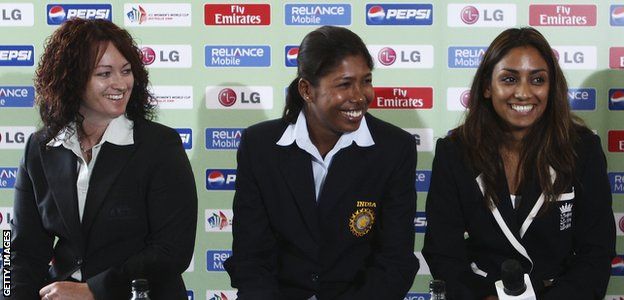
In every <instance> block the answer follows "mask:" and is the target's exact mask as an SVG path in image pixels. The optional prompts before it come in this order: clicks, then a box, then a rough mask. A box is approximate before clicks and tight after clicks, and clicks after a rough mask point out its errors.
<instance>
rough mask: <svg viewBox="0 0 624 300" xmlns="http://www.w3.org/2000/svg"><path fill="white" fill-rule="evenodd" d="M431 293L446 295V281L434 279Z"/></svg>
mask: <svg viewBox="0 0 624 300" xmlns="http://www.w3.org/2000/svg"><path fill="white" fill-rule="evenodd" d="M429 291H430V292H432V293H434V294H441V293H446V283H445V282H444V280H438V279H433V280H431V281H430V282H429Z"/></svg>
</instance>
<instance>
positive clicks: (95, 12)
mask: <svg viewBox="0 0 624 300" xmlns="http://www.w3.org/2000/svg"><path fill="white" fill-rule="evenodd" d="M112 9H113V8H112V6H111V5H110V4H48V6H47V11H48V25H61V24H63V22H65V21H67V20H69V19H73V18H81V19H105V20H109V21H112V20H113V19H112V15H113V14H112Z"/></svg>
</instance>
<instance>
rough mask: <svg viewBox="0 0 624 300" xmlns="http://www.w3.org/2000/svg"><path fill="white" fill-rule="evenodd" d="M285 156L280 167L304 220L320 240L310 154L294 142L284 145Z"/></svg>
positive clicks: (283, 153)
mask: <svg viewBox="0 0 624 300" xmlns="http://www.w3.org/2000/svg"><path fill="white" fill-rule="evenodd" d="M278 147H279V148H282V151H280V153H281V156H283V157H282V158H281V159H279V161H280V169H281V171H282V174H283V176H284V180H285V181H286V183H287V185H288V187H289V188H290V191H291V193H292V195H293V198H295V201H296V202H297V206H299V210H300V212H301V215H302V216H303V220H304V222H305V223H306V225H307V226H308V229H309V230H310V232H311V234H312V237H313V238H314V240H315V241H317V242H318V241H320V228H319V216H318V211H317V209H318V208H317V205H316V199H315V197H314V177H313V173H312V163H311V162H310V154H308V153H307V152H305V151H303V150H300V149H299V148H298V147H297V145H295V144H294V143H293V144H292V145H290V146H288V147H282V146H278Z"/></svg>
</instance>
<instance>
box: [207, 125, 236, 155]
mask: <svg viewBox="0 0 624 300" xmlns="http://www.w3.org/2000/svg"><path fill="white" fill-rule="evenodd" d="M243 129H244V128H206V149H208V150H236V149H238V145H239V144H240V139H241V135H242V134H243Z"/></svg>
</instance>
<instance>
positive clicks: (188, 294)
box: [186, 290, 195, 300]
mask: <svg viewBox="0 0 624 300" xmlns="http://www.w3.org/2000/svg"><path fill="white" fill-rule="evenodd" d="M186 300H195V293H193V290H187V291H186Z"/></svg>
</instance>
